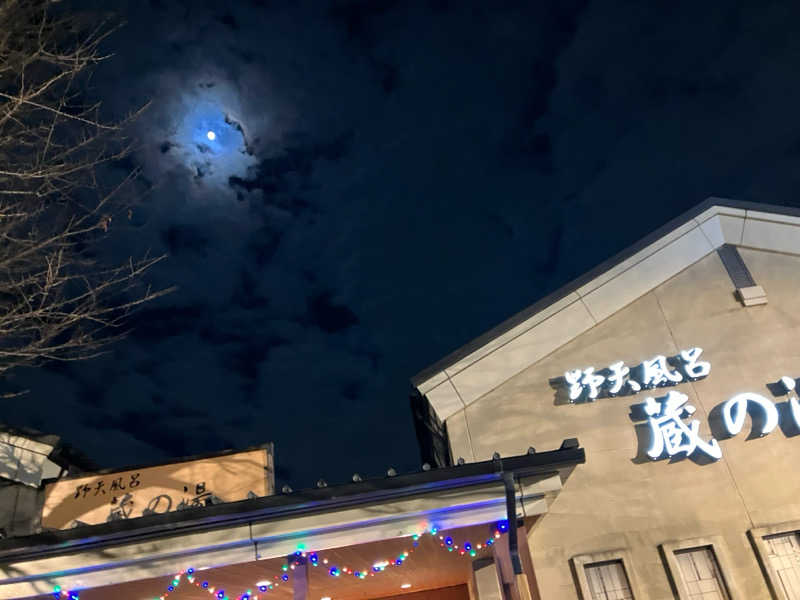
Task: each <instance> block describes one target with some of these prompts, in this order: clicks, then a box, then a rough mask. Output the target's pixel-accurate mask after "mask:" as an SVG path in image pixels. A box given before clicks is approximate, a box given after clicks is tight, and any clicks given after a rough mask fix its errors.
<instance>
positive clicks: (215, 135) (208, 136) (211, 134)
mask: <svg viewBox="0 0 800 600" xmlns="http://www.w3.org/2000/svg"><path fill="white" fill-rule="evenodd" d="M206 137H207V138H208V139H209V140H211V141H212V142H213V141H214V140H215V139H217V134H216V133H214V132H213V131H209V132H208V133H207V134H206Z"/></svg>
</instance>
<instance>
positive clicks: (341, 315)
mask: <svg viewBox="0 0 800 600" xmlns="http://www.w3.org/2000/svg"><path fill="white" fill-rule="evenodd" d="M308 316H309V320H310V322H311V324H312V325H314V326H316V327H319V328H320V329H321V330H322V331H324V332H326V333H339V332H340V331H344V330H345V329H348V328H350V327H352V326H353V325H356V324H357V323H358V317H356V315H355V313H354V312H353V311H352V310H350V309H349V308H348V307H347V306H342V305H339V304H336V303H335V302H334V301H333V298H332V297H331V293H330V292H322V293H319V294H314V295H313V296H312V297H311V298H310V299H309V301H308Z"/></svg>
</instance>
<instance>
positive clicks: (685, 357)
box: [681, 348, 711, 379]
mask: <svg viewBox="0 0 800 600" xmlns="http://www.w3.org/2000/svg"><path fill="white" fill-rule="evenodd" d="M702 353H703V349H702V348H690V349H689V350H684V351H682V352H681V360H682V361H683V370H684V371H685V372H686V375H688V376H689V377H691V378H692V379H699V378H700V377H705V376H706V375H708V374H709V373H710V372H711V363H709V362H705V361H698V360H697V359H698V358H700V355H701V354H702Z"/></svg>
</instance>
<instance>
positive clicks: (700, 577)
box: [661, 535, 745, 600]
mask: <svg viewBox="0 0 800 600" xmlns="http://www.w3.org/2000/svg"><path fill="white" fill-rule="evenodd" d="M661 553H662V556H663V558H664V560H665V561H666V563H667V570H668V571H669V575H670V579H671V581H672V585H673V587H674V589H675V592H676V593H677V595H678V598H679V599H680V600H731V599H734V600H735V599H737V598H744V597H745V596H744V595H743V594H742V593H741V589H739V587H738V586H737V585H736V581H735V580H734V579H732V578H731V574H732V573H733V571H732V570H731V565H732V562H731V560H730V558H729V557H728V548H727V546H726V544H725V541H724V539H723V538H722V537H721V536H718V535H713V536H708V537H704V538H697V539H693V540H681V541H680V542H670V543H666V544H661Z"/></svg>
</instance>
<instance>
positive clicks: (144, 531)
mask: <svg viewBox="0 0 800 600" xmlns="http://www.w3.org/2000/svg"><path fill="white" fill-rule="evenodd" d="M585 461H586V455H585V452H584V449H583V448H581V447H579V445H578V440H577V439H575V438H569V439H566V440H564V442H563V443H562V444H561V447H560V448H558V449H556V450H550V451H547V452H538V453H528V454H522V455H518V456H510V457H507V458H500V459H497V460H488V461H482V462H476V463H468V464H465V465H458V466H453V467H444V468H440V469H431V470H427V471H424V470H423V471H418V472H414V473H409V474H405V475H397V476H394V477H382V478H375V479H367V480H364V481H361V482H357V483H346V484H342V485H337V486H331V487H323V488H310V489H306V490H299V491H297V492H292V493H289V494H277V495H273V496H266V497H263V498H255V499H250V500H240V501H238V502H229V503H224V504H217V505H213V506H207V507H201V508H194V509H187V510H184V511H181V512H169V513H162V514H157V515H151V516H146V517H137V518H135V519H130V520H122V521H112V522H109V523H101V524H97V525H86V526H83V527H76V528H73V529H63V530H56V531H45V532H42V533H37V534H33V535H29V536H22V537H12V538H7V539H4V540H0V562H2V563H7V562H9V561H11V560H16V561H19V560H30V559H33V558H42V557H45V556H53V555H60V554H68V553H73V552H77V551H81V550H86V549H90V548H92V549H95V548H103V547H108V546H116V545H120V544H129V543H133V542H142V541H146V540H149V539H154V538H160V537H164V536H172V535H176V534H181V533H188V532H191V533H199V532H204V531H209V530H215V529H222V528H226V527H231V526H234V525H240V524H244V523H254V522H261V521H270V520H274V519H285V518H287V517H289V516H297V515H303V514H310V513H319V512H326V511H330V510H336V509H339V508H342V507H351V506H358V505H362V504H369V503H375V502H378V501H385V500H389V499H396V498H402V497H407V496H413V495H416V494H420V493H425V492H430V491H434V490H437V489H440V490H441V489H453V488H456V487H465V486H470V485H477V484H482V483H486V482H487V481H488V480H491V479H496V478H498V477H502V474H503V472H506V473H507V472H513V473H514V474H515V475H516V476H518V477H527V476H531V475H539V474H549V473H557V472H560V471H561V470H567V471H569V470H571V469H572V468H574V467H575V465H577V464H581V463H584V462H585Z"/></svg>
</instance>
